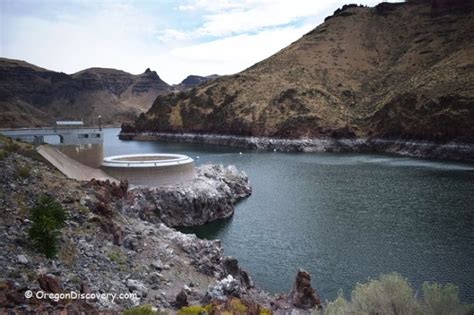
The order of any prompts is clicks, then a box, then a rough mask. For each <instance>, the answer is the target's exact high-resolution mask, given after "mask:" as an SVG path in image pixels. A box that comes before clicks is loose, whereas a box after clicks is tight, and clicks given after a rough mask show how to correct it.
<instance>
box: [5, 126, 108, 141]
mask: <svg viewBox="0 0 474 315" xmlns="http://www.w3.org/2000/svg"><path fill="white" fill-rule="evenodd" d="M0 134H3V135H5V136H7V137H10V138H12V139H20V140H23V141H26V142H30V143H33V144H35V145H40V144H43V143H44V137H47V136H58V137H59V144H60V145H82V144H101V143H103V133H102V129H101V128H93V127H79V128H77V127H75V128H61V127H45V128H24V129H0Z"/></svg>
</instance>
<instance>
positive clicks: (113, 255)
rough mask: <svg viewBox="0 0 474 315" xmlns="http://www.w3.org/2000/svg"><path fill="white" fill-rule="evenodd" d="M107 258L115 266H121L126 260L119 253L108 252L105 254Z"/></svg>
mask: <svg viewBox="0 0 474 315" xmlns="http://www.w3.org/2000/svg"><path fill="white" fill-rule="evenodd" d="M107 257H109V259H110V261H112V262H114V263H116V264H117V265H123V264H125V262H126V260H127V258H126V257H125V256H124V255H123V253H122V252H120V251H110V252H109V253H108V254H107Z"/></svg>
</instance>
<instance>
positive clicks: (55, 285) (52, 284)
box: [38, 275, 61, 293]
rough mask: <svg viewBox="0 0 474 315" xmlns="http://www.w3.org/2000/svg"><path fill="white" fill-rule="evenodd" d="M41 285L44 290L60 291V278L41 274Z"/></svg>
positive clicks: (50, 291)
mask: <svg viewBox="0 0 474 315" xmlns="http://www.w3.org/2000/svg"><path fill="white" fill-rule="evenodd" d="M38 282H39V285H40V287H41V289H43V291H46V292H49V293H60V292H61V287H60V286H59V282H58V280H56V278H54V277H52V276H49V275H41V276H39V278H38Z"/></svg>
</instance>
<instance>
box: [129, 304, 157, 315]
mask: <svg viewBox="0 0 474 315" xmlns="http://www.w3.org/2000/svg"><path fill="white" fill-rule="evenodd" d="M159 314H166V313H161V312H158V311H155V310H154V309H153V307H152V306H151V305H149V304H146V305H140V306H136V307H132V308H129V309H126V310H125V311H124V312H123V315H159Z"/></svg>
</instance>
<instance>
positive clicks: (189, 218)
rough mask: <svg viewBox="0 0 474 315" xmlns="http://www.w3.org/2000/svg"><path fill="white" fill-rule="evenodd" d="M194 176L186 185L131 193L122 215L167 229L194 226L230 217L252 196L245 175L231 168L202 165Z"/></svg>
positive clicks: (132, 191) (146, 189)
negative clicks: (157, 224) (157, 223)
mask: <svg viewBox="0 0 474 315" xmlns="http://www.w3.org/2000/svg"><path fill="white" fill-rule="evenodd" d="M196 173H197V176H196V178H195V179H194V180H193V181H191V182H188V183H184V184H178V185H170V186H163V187H157V188H142V187H137V188H134V189H132V190H131V191H130V192H129V198H128V202H127V204H126V205H125V207H124V209H125V211H126V212H127V213H129V214H135V215H138V216H140V217H141V218H142V219H145V220H148V221H150V222H163V223H165V224H166V225H168V226H196V225H202V224H205V223H207V222H211V221H214V220H217V219H222V218H227V217H229V216H231V215H232V214H233V213H234V204H235V203H236V202H237V201H238V200H239V199H241V198H244V197H247V196H249V195H250V194H251V192H252V189H251V186H250V183H249V180H248V177H247V175H246V174H245V173H244V172H239V171H238V170H237V169H236V168H235V167H233V166H228V167H224V166H222V165H210V164H208V165H202V166H200V167H197V168H196Z"/></svg>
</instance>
